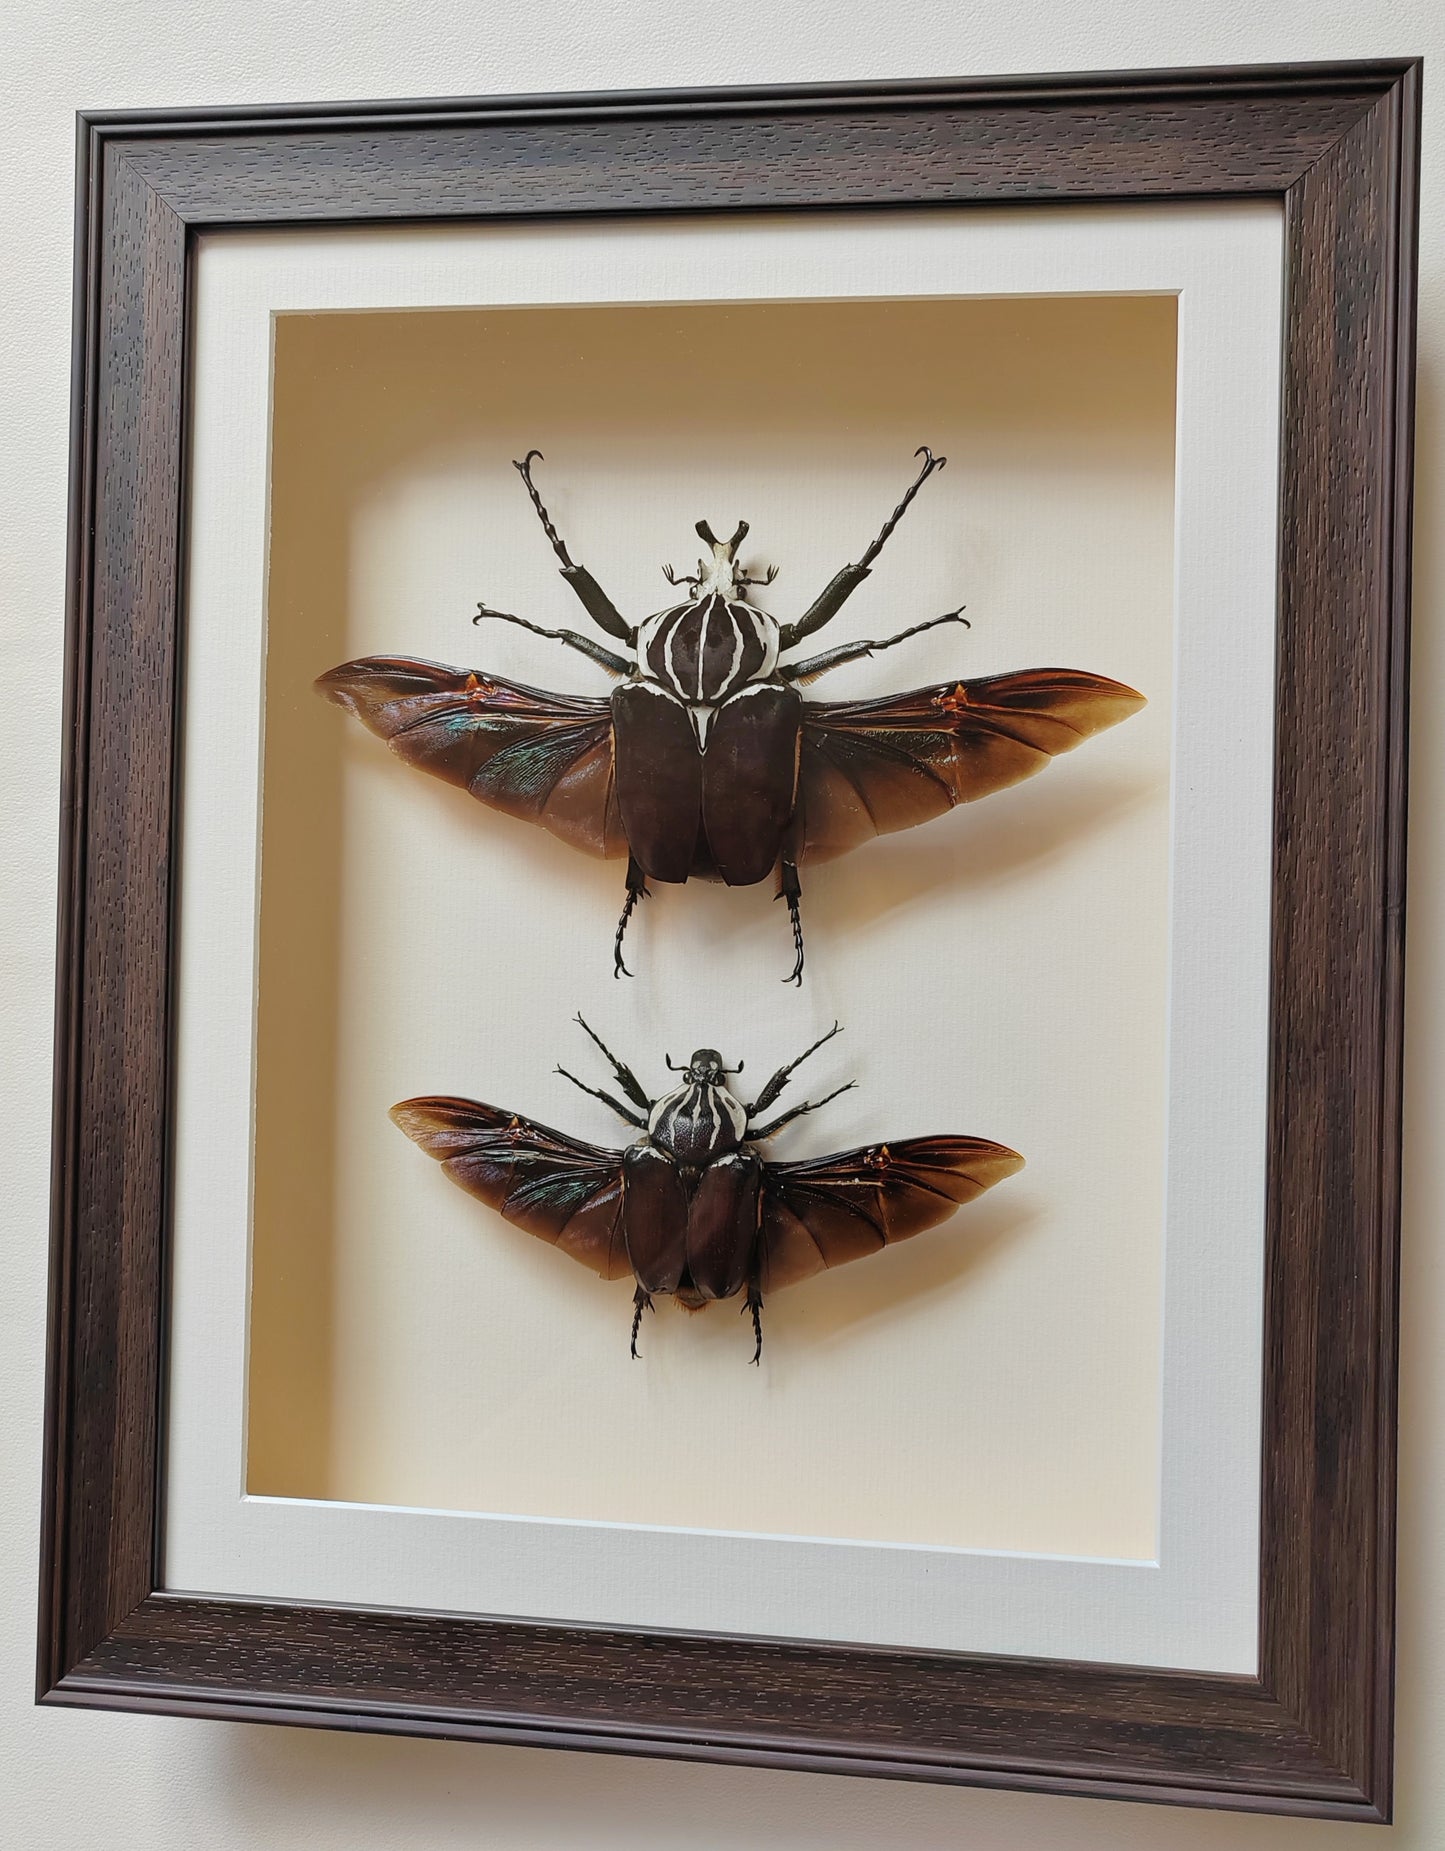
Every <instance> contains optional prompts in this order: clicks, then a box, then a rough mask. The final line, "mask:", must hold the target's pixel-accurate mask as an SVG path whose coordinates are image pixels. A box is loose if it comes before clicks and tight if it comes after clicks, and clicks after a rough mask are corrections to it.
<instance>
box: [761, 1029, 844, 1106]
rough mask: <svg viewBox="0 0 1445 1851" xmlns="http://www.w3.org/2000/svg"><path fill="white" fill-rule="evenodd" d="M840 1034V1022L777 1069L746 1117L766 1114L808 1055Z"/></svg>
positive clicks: (841, 1030)
mask: <svg viewBox="0 0 1445 1851" xmlns="http://www.w3.org/2000/svg"><path fill="white" fill-rule="evenodd" d="M842 1032H843V1024H842V1023H841V1022H835V1023H834V1024H833V1026H832V1027H831V1028H830V1029H829V1030H828V1032H827V1034H826V1035H820V1036H819V1037H818V1039H817V1040H816V1041H815V1042H814V1043H813V1045H812V1047H810V1048H804V1049H803V1051H802V1053H801V1054H800V1055H799V1056H798V1058H797V1059H796V1060H790V1061H789V1062H788V1064H787V1066H786V1067H779V1069H778V1071H777V1072H776V1073H775V1074H774V1075H773V1077H772V1079H771V1080H769V1081H768V1083H767V1085H766V1086H765V1087H764V1088H763V1090H762V1091H761V1092H760V1093H759V1094H758V1096H757V1098H756V1099H755V1100H754V1101H753V1103H752V1104H751V1105H750V1106H749V1107H748V1117H749V1118H755V1117H756V1116H757V1114H758V1113H759V1112H766V1111H767V1109H768V1107H769V1106H770V1105H771V1104H772V1103H773V1101H774V1100H775V1099H776V1098H777V1097H778V1095H779V1094H780V1093H781V1092H782V1090H783V1088H784V1087H785V1086H786V1085H787V1083H788V1078H789V1076H790V1075H791V1074H792V1073H794V1072H795V1071H796V1070H797V1069H798V1068H799V1067H801V1066H802V1064H803V1062H804V1061H805V1060H806V1059H807V1058H808V1056H809V1055H810V1054H816V1053H817V1052H818V1049H819V1048H821V1047H822V1045H823V1043H824V1042H825V1041H831V1040H832V1039H833V1037H834V1035H841V1034H842Z"/></svg>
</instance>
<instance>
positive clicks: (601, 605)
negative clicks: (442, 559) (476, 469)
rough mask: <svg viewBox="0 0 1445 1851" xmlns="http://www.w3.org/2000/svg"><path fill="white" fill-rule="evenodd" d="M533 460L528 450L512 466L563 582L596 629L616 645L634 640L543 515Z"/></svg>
mask: <svg viewBox="0 0 1445 1851" xmlns="http://www.w3.org/2000/svg"><path fill="white" fill-rule="evenodd" d="M533 457H536V459H537V461H538V462H539V463H541V462H544V461H545V460H546V459H545V458H544V457H543V455H542V452H541V451H540V450H529V451H528V452H527V454H526V455H525V456H524V457H523V458H522V460H521V462H520V463H516V462H514V463H513V464H512V467H513V469H515V470H516V472H517V474H518V475H519V476H520V477H521V478H522V481H523V483H524V484H525V486H526V490H527V493H528V494H529V495H530V496H531V498H532V506H533V507H534V508H535V509H536V510H537V519H538V520H539V521H541V523H542V531H543V533H545V534H546V536H547V538H548V540H549V541H550V542H551V546H552V551H553V552H554V553H555V554H556V555H557V557H558V559H560V560H561V562H562V576H563V578H565V579H566V581H567V583H568V584H569V585H570V586H571V587H572V589H573V591H575V592H576V594H577V596H578V599H579V600H580V602H581V604H582V608H583V610H585V611H586V613H587V615H588V616H589V617H590V618H591V619H592V621H593V623H595V624H596V625H597V627H598V629H600V630H605V631H606V632H607V634H608V635H609V636H615V637H616V638H617V639H618V641H619V642H623V643H630V642H632V641H634V640H635V638H636V635H637V632H636V631H635V630H634V629H633V628H632V626H631V625H630V624H629V623H628V621H627V619H626V618H625V617H624V616H623V615H622V613H621V611H619V610H618V608H617V606H616V605H615V604H614V603H613V602H612V600H611V598H609V597H608V595H607V593H606V592H605V591H604V590H603V589H602V587H601V586H600V585H599V584H598V583H597V580H596V579H595V578H593V576H592V574H591V573H590V572H589V571H588V570H587V568H586V566H579V565H576V564H574V563H573V560H572V556H571V554H570V553H569V552H568V551H567V545H566V542H565V541H564V540H563V538H562V536H561V535H560V534H559V533H558V532H557V529H556V528H555V527H554V526H553V525H552V517H551V515H550V514H548V512H547V506H546V503H545V502H544V501H543V500H542V497H541V496H540V495H539V494H538V493H537V488H536V484H535V483H534V482H533V481H532V458H533Z"/></svg>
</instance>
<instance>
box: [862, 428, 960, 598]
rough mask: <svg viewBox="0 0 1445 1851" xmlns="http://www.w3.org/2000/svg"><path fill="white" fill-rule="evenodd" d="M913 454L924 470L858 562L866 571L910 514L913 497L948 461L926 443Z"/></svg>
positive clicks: (915, 478) (920, 471)
mask: <svg viewBox="0 0 1445 1851" xmlns="http://www.w3.org/2000/svg"><path fill="white" fill-rule="evenodd" d="M913 454H914V455H915V456H921V457H922V458H923V467H922V469H920V470H919V472H918V474H917V475H916V476H915V477H914V479H913V481H912V482H911V483H910V484H909V485H908V488H907V489H906V490H905V492H904V496H903V499H902V501H900V502H899V504H898V506H897V507H896V508H895V509H894V510H893V512H892V513H891V514H890V515H889V516H888V519H887V520H886V521H884V523H883V527H882V530H881V532H880V533H879V535H878V538H877V539H876V540H875V541H874V542H873V544H872V546H870V547H869V548H868V551H867V552H866V553H865V554H864V555H863V557H862V558H861V559H860V560H859V561H858V564H859V566H860V568H862V569H864V570H866V569H867V568H868V567H869V566H871V565H872V563H873V561H874V560H875V559H876V558H877V557H878V555H879V554H880V553H881V552H882V551H883V548H884V546H885V545H886V543H887V540H888V536H889V535H890V534H891V533H892V532H893V529H894V528H895V527H896V526H897V525H898V523H899V522H900V521H901V520H902V519H903V517H904V515H905V514H906V513H907V512H908V504H909V502H911V501H912V499H913V497H914V496H915V495H916V494H917V493H918V491H919V489H921V488H922V487H923V485H924V483H925V482H926V481H927V480H928V478H929V477H930V476H931V475H932V474H933V472H934V470H935V469H942V468H943V466H944V464H945V463H946V462H947V461H948V458H947V457H946V456H935V455H934V454H933V452H932V450H930V449H929V447H928V445H927V444H926V443H925V444H920V445H919V446H918V448H917V449H916V450H915V451H914V452H913Z"/></svg>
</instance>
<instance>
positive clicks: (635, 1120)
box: [554, 1067, 647, 1131]
mask: <svg viewBox="0 0 1445 1851" xmlns="http://www.w3.org/2000/svg"><path fill="white" fill-rule="evenodd" d="M554 1071H555V1072H557V1073H560V1074H561V1076H562V1078H563V1079H564V1080H570V1081H571V1082H572V1084H573V1085H574V1086H576V1087H579V1088H580V1089H581V1090H582V1091H583V1092H584V1093H591V1095H592V1097H593V1098H594V1099H600V1100H601V1101H602V1103H603V1105H607V1106H611V1108H612V1110H613V1111H614V1112H615V1113H616V1114H617V1116H618V1117H619V1118H625V1119H626V1120H627V1122H628V1124H629V1125H635V1126H636V1127H637V1129H638V1130H639V1131H646V1129H647V1120H646V1119H645V1118H639V1117H638V1116H637V1114H636V1113H635V1112H630V1111H629V1110H628V1109H627V1107H626V1106H625V1105H624V1104H623V1103H622V1101H621V1100H620V1099H614V1098H613V1097H612V1095H611V1093H604V1092H603V1091H602V1089H601V1088H600V1087H597V1086H589V1085H588V1084H587V1082H586V1081H585V1080H579V1079H578V1078H577V1075H576V1074H575V1073H568V1071H567V1069H566V1068H565V1067H557V1068H555V1069H554Z"/></svg>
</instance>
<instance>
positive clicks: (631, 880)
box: [584, 855, 650, 1026]
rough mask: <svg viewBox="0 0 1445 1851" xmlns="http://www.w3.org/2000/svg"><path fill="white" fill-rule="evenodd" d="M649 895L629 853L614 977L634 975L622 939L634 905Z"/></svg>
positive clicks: (614, 943)
mask: <svg viewBox="0 0 1445 1851" xmlns="http://www.w3.org/2000/svg"><path fill="white" fill-rule="evenodd" d="M649 897H650V896H649V894H648V889H647V876H646V875H645V874H644V873H643V872H642V869H641V868H639V867H638V865H637V862H636V861H635V860H634V858H633V857H632V856H631V855H629V856H628V857H627V898H626V900H625V901H624V902H623V905H622V917H621V918H620V919H619V920H618V921H617V936H616V938H614V939H613V941H612V975H613V976H614V977H630V976H631V975H632V972H631V971H630V970H628V968H627V966H626V965H625V964H624V963H623V962H622V940H623V937H624V935H625V934H626V931H627V922H628V920H629V919H630V918H631V917H632V909H633V907H634V906H636V904H637V902H638V901H639V900H646V899H648V898H649ZM584 1026H585V1024H584Z"/></svg>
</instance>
